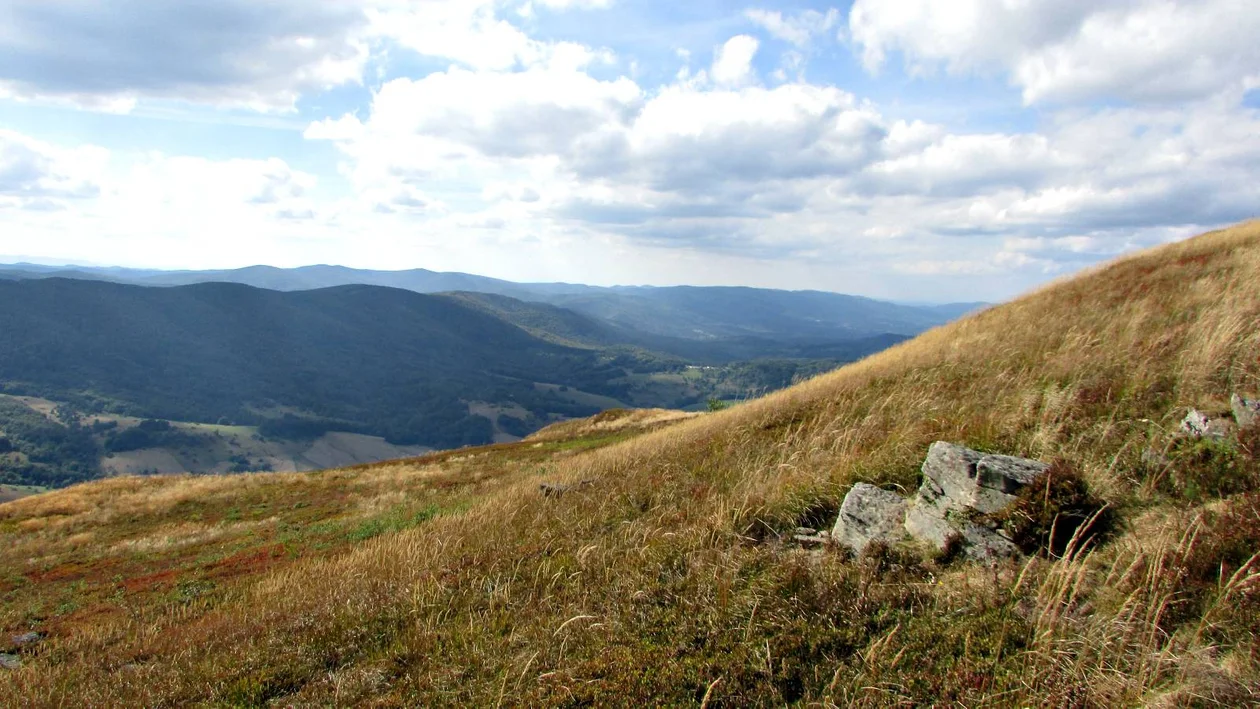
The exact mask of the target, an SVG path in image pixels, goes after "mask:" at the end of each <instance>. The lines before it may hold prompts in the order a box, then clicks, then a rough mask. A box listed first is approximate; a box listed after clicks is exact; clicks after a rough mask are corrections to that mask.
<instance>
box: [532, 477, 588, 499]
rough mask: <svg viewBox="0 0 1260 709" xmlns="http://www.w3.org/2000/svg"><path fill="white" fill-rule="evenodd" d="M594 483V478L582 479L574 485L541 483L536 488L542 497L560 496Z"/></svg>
mask: <svg viewBox="0 0 1260 709" xmlns="http://www.w3.org/2000/svg"><path fill="white" fill-rule="evenodd" d="M594 484H595V481H594V480H583V481H581V482H579V483H576V484H574V485H566V484H564V483H542V484H540V485H539V486H538V490H539V492H541V493H542V494H543V497H560V496H561V495H563V494H564V493H566V492H572V491H574V490H581V489H584V488H588V487H590V486H592V485H594Z"/></svg>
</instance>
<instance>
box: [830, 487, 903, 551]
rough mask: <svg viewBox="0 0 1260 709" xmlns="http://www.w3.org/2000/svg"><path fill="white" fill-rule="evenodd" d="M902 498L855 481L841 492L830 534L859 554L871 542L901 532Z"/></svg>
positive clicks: (886, 539)
mask: <svg viewBox="0 0 1260 709" xmlns="http://www.w3.org/2000/svg"><path fill="white" fill-rule="evenodd" d="M905 517H906V501H905V500H903V499H902V498H901V496H900V495H898V494H897V493H895V492H889V491H887V490H883V489H880V488H878V487H875V486H874V485H870V484H867V483H858V484H856V485H854V486H853V488H852V489H850V490H849V494H847V495H845V496H844V503H842V504H841V505H840V516H839V518H837V519H836V524H835V526H834V527H833V528H832V530H831V538H832V539H834V540H836V541H838V542H840V543H841V544H844V545H845V546H847V547H849V548H850V549H852V550H853V551H854V552H855V553H858V554H861V553H862V552H863V551H864V550H865V549H866V547H867V546H868V545H870V544H871V543H872V542H885V543H889V544H891V543H893V542H896V541H899V540H900V539H901V538H902V537H904V536H905V534H906V531H905Z"/></svg>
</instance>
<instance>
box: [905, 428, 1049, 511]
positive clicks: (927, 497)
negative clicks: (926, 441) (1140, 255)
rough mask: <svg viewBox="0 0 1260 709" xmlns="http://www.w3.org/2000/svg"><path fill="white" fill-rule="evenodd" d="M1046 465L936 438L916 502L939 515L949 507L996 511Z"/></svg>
mask: <svg viewBox="0 0 1260 709" xmlns="http://www.w3.org/2000/svg"><path fill="white" fill-rule="evenodd" d="M1049 467H1050V466H1049V465H1047V464H1045V463H1042V462H1041V461H1037V460H1029V459H1027V458H1017V457H1015V456H1011V455H989V454H985V453H981V452H979V451H974V450H971V449H970V448H967V447H964V446H960V445H957V444H955V443H946V442H944V441H937V442H936V443H933V444H932V446H931V447H930V448H928V454H927V458H926V459H924V461H923V484H922V485H920V487H919V494H918V499H917V500H916V504H920V505H924V506H927V507H931V508H933V509H936V510H938V511H939V512H940V516H944V515H945V514H946V513H948V512H949V511H951V510H955V511H957V510H975V511H977V512H982V513H985V514H988V513H992V512H997V511H999V510H1001V509H1003V508H1005V507H1006V506H1007V505H1009V504H1011V503H1012V502H1014V501H1015V496H1016V495H1017V494H1018V493H1019V490H1020V488H1022V487H1024V486H1025V485H1027V484H1028V483H1030V482H1032V481H1033V480H1035V479H1036V478H1037V477H1038V476H1040V475H1041V474H1042V473H1044V472H1045V471H1046V468H1049Z"/></svg>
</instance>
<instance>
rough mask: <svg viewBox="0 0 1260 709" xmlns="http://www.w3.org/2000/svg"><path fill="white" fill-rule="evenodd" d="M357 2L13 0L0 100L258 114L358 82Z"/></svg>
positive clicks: (2, 12) (4, 26)
mask: <svg viewBox="0 0 1260 709" xmlns="http://www.w3.org/2000/svg"><path fill="white" fill-rule="evenodd" d="M365 27H366V18H365V17H364V15H363V11H362V8H361V7H360V6H359V5H358V4H357V3H353V2H342V1H338V2H320V3H309V2H303V1H302V0H274V1H273V2H266V3H260V2H255V1H254V0H190V1H188V2H180V3H164V2H149V1H148V0H118V1H116V2H110V3H108V4H103V3H100V2H95V1H94V0H61V1H59V2H47V1H46V0H10V1H9V2H6V3H4V5H3V7H0V95H8V96H12V97H17V98H43V99H52V100H63V101H71V102H74V103H77V104H81V105H85V106H89V107H95V108H105V109H109V110H126V109H127V108H129V107H130V106H131V105H132V104H134V102H135V101H136V100H137V99H141V98H165V99H181V100H187V101H194V102H201V103H208V104H214V105H221V106H247V107H251V108H256V109H262V110H284V109H290V108H292V106H293V104H294V102H295V101H296V100H297V98H298V96H299V95H301V94H302V93H304V92H307V91H313V90H321V89H325V88H329V87H333V86H338V85H341V84H345V83H349V82H354V81H357V80H358V79H359V77H360V75H361V74H362V70H363V66H364V63H365V62H366V59H367V55H368V49H367V44H366V40H365V39H364V38H363V36H362V31H363V30H364V29H365Z"/></svg>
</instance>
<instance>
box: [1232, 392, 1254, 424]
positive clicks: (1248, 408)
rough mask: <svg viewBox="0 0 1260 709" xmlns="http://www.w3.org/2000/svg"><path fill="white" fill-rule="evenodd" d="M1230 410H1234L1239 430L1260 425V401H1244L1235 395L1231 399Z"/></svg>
mask: <svg viewBox="0 0 1260 709" xmlns="http://www.w3.org/2000/svg"><path fill="white" fill-rule="evenodd" d="M1229 408H1231V409H1233V410H1234V421H1235V422H1237V423H1238V427H1239V428H1250V427H1252V426H1255V425H1256V424H1257V423H1260V399H1244V398H1243V397H1241V396H1239V395H1237V394H1234V395H1233V396H1231V397H1230V398H1229Z"/></svg>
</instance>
